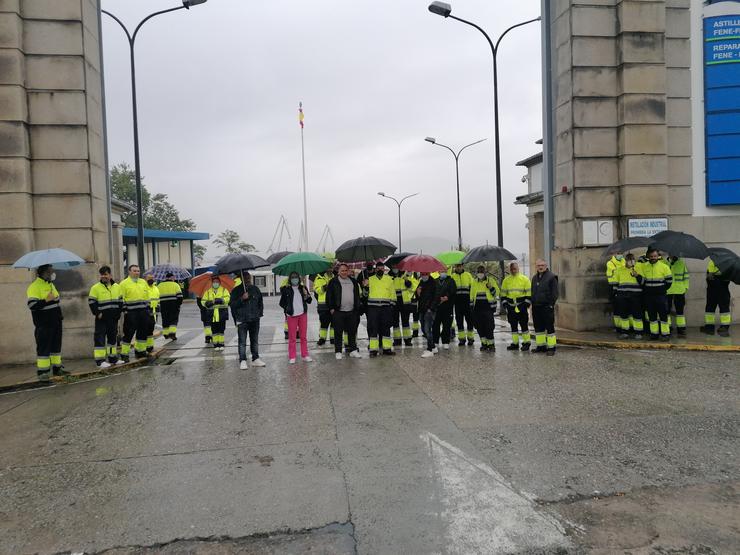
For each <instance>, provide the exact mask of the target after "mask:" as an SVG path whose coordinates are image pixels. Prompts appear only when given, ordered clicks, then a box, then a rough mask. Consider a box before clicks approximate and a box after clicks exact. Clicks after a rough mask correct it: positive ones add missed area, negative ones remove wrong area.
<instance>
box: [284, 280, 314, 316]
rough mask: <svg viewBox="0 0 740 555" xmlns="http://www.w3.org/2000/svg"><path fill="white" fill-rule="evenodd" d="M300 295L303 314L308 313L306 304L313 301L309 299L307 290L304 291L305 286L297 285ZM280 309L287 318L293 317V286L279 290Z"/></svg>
mask: <svg viewBox="0 0 740 555" xmlns="http://www.w3.org/2000/svg"><path fill="white" fill-rule="evenodd" d="M298 287H299V289H300V291H301V293H302V294H303V312H307V311H308V306H307V305H308V303H310V302H311V301H312V300H313V299H311V294H310V293H309V292H308V289H306V286H305V285H299V286H298ZM280 307H281V308H282V309H283V312H285V314H286V315H287V316H293V286H292V285H284V286H283V287H281V288H280Z"/></svg>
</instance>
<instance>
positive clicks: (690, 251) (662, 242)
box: [649, 231, 710, 260]
mask: <svg viewBox="0 0 740 555" xmlns="http://www.w3.org/2000/svg"><path fill="white" fill-rule="evenodd" d="M649 247H650V248H655V249H658V250H660V251H663V252H667V253H668V254H670V255H671V256H677V257H679V258H697V259H699V260H704V259H705V258H706V257H708V256H709V254H710V253H709V248H708V247H707V246H706V245H705V244H704V243H702V242H701V241H699V239H697V238H696V237H694V236H693V235H689V234H688V233H683V232H682V231H661V232H660V233H658V234H657V235H653V236H652V237H651V238H650V245H649Z"/></svg>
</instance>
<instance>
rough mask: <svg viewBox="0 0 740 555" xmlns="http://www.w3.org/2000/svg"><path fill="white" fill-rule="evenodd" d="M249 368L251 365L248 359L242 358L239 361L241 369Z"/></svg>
mask: <svg viewBox="0 0 740 555" xmlns="http://www.w3.org/2000/svg"><path fill="white" fill-rule="evenodd" d="M247 368H249V366H248V365H247V361H246V360H242V361H241V362H240V363H239V370H246V369H247Z"/></svg>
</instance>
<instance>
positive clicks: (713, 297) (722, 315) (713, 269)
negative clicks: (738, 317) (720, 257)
mask: <svg viewBox="0 0 740 555" xmlns="http://www.w3.org/2000/svg"><path fill="white" fill-rule="evenodd" d="M730 299H731V296H730V280H728V279H726V278H725V277H724V276H723V275H722V272H721V271H720V269H719V268H718V267H717V265H716V264H715V263H714V260H711V259H710V260H709V264H708V265H707V304H706V307H705V310H704V325H703V326H702V327H701V331H702V332H704V333H706V334H707V335H714V327H715V325H716V323H717V319H716V316H715V312H716V310H717V308H719V328H718V329H717V334H719V335H721V336H722V337H729V336H730V324H731V323H732V313H731V312H730Z"/></svg>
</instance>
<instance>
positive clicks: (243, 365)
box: [229, 272, 265, 370]
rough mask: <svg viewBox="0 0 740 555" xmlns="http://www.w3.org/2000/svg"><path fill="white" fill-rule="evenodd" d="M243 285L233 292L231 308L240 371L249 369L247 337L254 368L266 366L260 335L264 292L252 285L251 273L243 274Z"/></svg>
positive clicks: (230, 302) (235, 288) (230, 301)
mask: <svg viewBox="0 0 740 555" xmlns="http://www.w3.org/2000/svg"><path fill="white" fill-rule="evenodd" d="M242 275H243V276H244V280H243V282H242V283H240V284H239V285H237V286H236V287H234V289H232V290H231V295H230V300H229V306H230V307H231V315H232V316H233V317H234V324H235V325H236V332H237V341H238V343H239V346H238V349H237V350H238V352H239V369H240V370H246V369H247V335H249V350H250V351H251V352H252V366H259V367H262V366H265V363H264V362H262V360H261V359H260V353H259V335H260V318H262V316H263V315H264V304H263V300H262V291H260V288H259V287H257V286H256V285H253V284H252V276H251V274H250V273H249V272H243V274H242Z"/></svg>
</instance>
